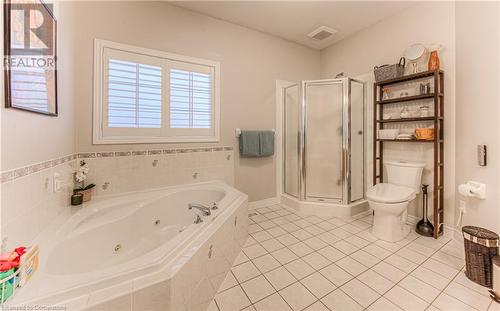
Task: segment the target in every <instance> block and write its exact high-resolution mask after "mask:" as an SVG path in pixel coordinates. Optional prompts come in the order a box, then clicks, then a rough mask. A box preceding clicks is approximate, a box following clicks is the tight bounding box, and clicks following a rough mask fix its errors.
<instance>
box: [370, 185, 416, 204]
mask: <svg viewBox="0 0 500 311" xmlns="http://www.w3.org/2000/svg"><path fill="white" fill-rule="evenodd" d="M415 196H416V195H415V190H413V189H411V188H408V187H404V186H398V185H394V184H388V183H380V184H376V185H375V186H373V187H371V188H370V189H368V191H366V198H367V199H368V200H369V201H374V202H380V203H401V202H405V201H411V200H413V199H414V198H415Z"/></svg>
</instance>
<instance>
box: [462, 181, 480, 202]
mask: <svg viewBox="0 0 500 311" xmlns="http://www.w3.org/2000/svg"><path fill="white" fill-rule="evenodd" d="M458 193H460V194H461V195H463V196H465V197H475V198H478V199H486V185H485V184H482V183H479V182H476V181H471V180H469V181H468V182H466V183H465V184H461V185H459V186H458Z"/></svg>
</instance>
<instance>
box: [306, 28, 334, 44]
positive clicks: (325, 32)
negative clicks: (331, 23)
mask: <svg viewBox="0 0 500 311" xmlns="http://www.w3.org/2000/svg"><path fill="white" fill-rule="evenodd" d="M336 32H337V30H335V29H332V28H330V27H326V26H320V27H318V28H316V29H315V30H313V31H312V32H311V33H309V34H308V35H307V36H308V37H309V38H311V39H314V40H317V41H323V40H325V39H327V38H330V37H331V36H332V35H334V34H335V33H336Z"/></svg>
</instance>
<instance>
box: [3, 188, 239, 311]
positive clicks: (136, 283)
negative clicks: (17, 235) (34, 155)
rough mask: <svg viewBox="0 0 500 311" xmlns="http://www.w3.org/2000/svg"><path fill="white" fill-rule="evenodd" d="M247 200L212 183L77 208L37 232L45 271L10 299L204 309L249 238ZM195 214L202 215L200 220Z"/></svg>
mask: <svg viewBox="0 0 500 311" xmlns="http://www.w3.org/2000/svg"><path fill="white" fill-rule="evenodd" d="M247 201H248V197H247V196H246V195H245V194H243V193H241V192H239V191H237V190H236V189H234V188H232V187H230V186H228V185H226V184H224V183H222V182H209V183H202V184H193V185H184V186H175V187H168V188H162V189H155V190H150V191H141V192H134V193H126V194H120V195H113V196H107V197H100V198H97V199H95V200H93V201H92V202H91V204H88V205H84V206H83V207H80V208H76V209H75V208H71V209H72V210H70V211H67V212H66V213H64V215H61V216H60V217H59V219H57V220H55V221H54V223H53V224H52V226H51V228H48V230H46V232H44V233H43V234H42V235H41V236H40V237H39V238H38V239H37V241H36V243H37V244H39V246H40V266H39V270H38V271H37V273H36V274H35V275H34V276H33V278H32V279H31V280H30V281H29V282H28V283H27V284H26V285H25V286H24V287H23V288H20V289H18V290H17V293H16V296H15V297H14V298H13V299H12V300H11V301H9V302H7V305H37V306H56V307H61V308H66V310H82V309H88V310H146V309H147V310H179V311H181V310H191V309H199V310H201V309H204V308H205V304H206V305H208V303H209V302H210V300H211V299H212V298H213V296H214V295H215V292H216V290H217V288H218V287H219V285H220V284H221V283H222V281H223V280H224V278H225V276H226V274H227V272H228V271H229V269H230V267H231V264H232V262H233V260H234V259H235V257H236V255H237V254H238V252H239V251H240V249H241V247H242V246H243V244H244V243H245V241H246V238H247V226H248V222H247V204H246V203H247ZM213 202H216V203H217V206H218V209H216V210H212V214H211V215H210V216H202V215H201V213H200V211H198V210H196V209H192V210H189V209H188V205H189V203H201V204H204V205H209V204H211V203H213ZM68 209H69V208H68ZM196 215H200V216H201V219H202V220H203V222H201V223H195V219H196ZM197 289H199V290H197Z"/></svg>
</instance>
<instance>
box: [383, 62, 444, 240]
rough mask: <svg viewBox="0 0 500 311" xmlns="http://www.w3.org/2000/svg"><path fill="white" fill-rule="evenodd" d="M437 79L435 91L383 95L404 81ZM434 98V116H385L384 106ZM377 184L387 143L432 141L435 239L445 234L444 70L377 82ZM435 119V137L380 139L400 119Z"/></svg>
mask: <svg viewBox="0 0 500 311" xmlns="http://www.w3.org/2000/svg"><path fill="white" fill-rule="evenodd" d="M422 79H426V80H431V79H432V80H433V83H434V93H431V94H424V95H416V96H406V97H402V98H394V99H385V100H382V98H383V95H384V94H383V88H384V87H386V86H389V85H394V84H404V83H408V82H412V81H415V80H422ZM429 99H432V100H433V101H434V115H433V116H432V117H417V118H401V119H386V120H384V119H383V118H382V116H383V113H384V106H385V105H389V104H396V103H397V104H401V103H408V102H410V101H419V100H429ZM373 100H374V113H373V118H374V122H373V127H374V131H373V133H374V135H373V164H374V165H373V184H377V183H378V182H383V180H384V170H383V160H384V144H386V143H425V144H429V145H430V146H431V147H432V148H433V150H434V166H433V179H434V184H433V190H432V195H433V210H434V213H433V224H434V238H436V239H437V238H438V237H439V236H440V235H441V234H442V233H443V228H442V227H441V226H439V224H440V223H442V222H443V220H444V193H443V192H444V141H443V137H444V135H443V134H444V72H443V71H442V70H435V71H434V70H433V71H425V72H419V73H417V74H412V75H407V76H403V77H401V78H395V79H389V80H384V81H379V82H376V83H375V84H374V85H373ZM422 121H426V122H433V125H434V139H433V140H416V139H413V140H403V139H378V138H377V136H378V135H377V133H378V130H379V129H383V128H384V125H385V124H388V123H399V122H405V123H408V122H422Z"/></svg>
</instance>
